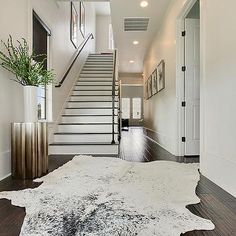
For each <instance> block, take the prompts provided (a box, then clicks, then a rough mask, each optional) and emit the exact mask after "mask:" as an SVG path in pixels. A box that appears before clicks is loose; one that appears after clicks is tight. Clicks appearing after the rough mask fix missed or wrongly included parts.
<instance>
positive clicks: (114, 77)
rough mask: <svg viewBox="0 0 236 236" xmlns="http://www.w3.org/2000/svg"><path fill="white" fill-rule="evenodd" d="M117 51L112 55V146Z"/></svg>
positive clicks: (113, 139)
mask: <svg viewBox="0 0 236 236" xmlns="http://www.w3.org/2000/svg"><path fill="white" fill-rule="evenodd" d="M116 66H117V50H114V53H113V80H112V141H111V143H112V144H115V109H116V108H115V98H116V76H117V68H116Z"/></svg>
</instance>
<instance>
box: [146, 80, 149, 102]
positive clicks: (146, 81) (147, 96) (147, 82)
mask: <svg viewBox="0 0 236 236" xmlns="http://www.w3.org/2000/svg"><path fill="white" fill-rule="evenodd" d="M145 98H146V100H148V98H149V97H148V80H146V82H145Z"/></svg>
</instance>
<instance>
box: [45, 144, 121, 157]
mask: <svg viewBox="0 0 236 236" xmlns="http://www.w3.org/2000/svg"><path fill="white" fill-rule="evenodd" d="M70 154H72V155H73V154H90V155H93V154H104V155H109V154H110V155H117V154H118V145H94V146H93V145H78V146H74V145H71V146H49V155H70Z"/></svg>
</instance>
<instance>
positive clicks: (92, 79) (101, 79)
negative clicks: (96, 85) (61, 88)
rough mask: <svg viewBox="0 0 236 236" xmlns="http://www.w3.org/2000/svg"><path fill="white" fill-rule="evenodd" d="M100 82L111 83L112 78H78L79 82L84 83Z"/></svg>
mask: <svg viewBox="0 0 236 236" xmlns="http://www.w3.org/2000/svg"><path fill="white" fill-rule="evenodd" d="M95 80H96V81H97V82H101V81H107V82H112V80H113V79H112V78H110V77H101V78H93V77H80V78H79V81H86V82H94V81H95Z"/></svg>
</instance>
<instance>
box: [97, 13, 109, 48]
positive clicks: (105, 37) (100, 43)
mask: <svg viewBox="0 0 236 236" xmlns="http://www.w3.org/2000/svg"><path fill="white" fill-rule="evenodd" d="M96 18H97V20H96V52H97V53H104V52H109V25H110V24H111V16H100V15H97V17H96Z"/></svg>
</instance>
